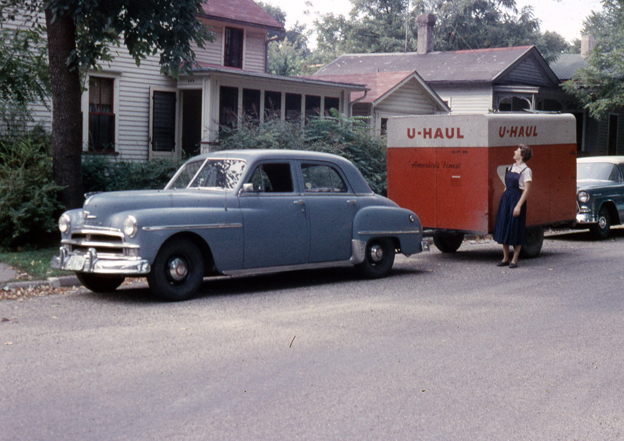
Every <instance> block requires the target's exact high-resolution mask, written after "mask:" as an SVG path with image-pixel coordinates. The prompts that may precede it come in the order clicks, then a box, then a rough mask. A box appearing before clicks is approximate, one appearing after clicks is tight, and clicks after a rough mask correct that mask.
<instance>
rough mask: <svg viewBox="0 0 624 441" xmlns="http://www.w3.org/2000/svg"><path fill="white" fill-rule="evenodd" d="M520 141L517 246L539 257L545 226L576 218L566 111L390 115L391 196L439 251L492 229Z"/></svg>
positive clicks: (571, 123) (571, 130)
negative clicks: (522, 213) (523, 214)
mask: <svg viewBox="0 0 624 441" xmlns="http://www.w3.org/2000/svg"><path fill="white" fill-rule="evenodd" d="M518 144H526V145H529V146H530V147H531V148H532V149H533V158H532V159H531V160H530V161H528V162H527V165H528V166H529V167H530V168H531V170H532V171H533V182H532V185H531V193H530V195H529V198H528V201H527V221H526V225H527V235H526V236H527V238H526V241H527V242H526V244H525V246H523V248H522V251H523V254H524V255H525V256H537V255H538V254H539V252H540V250H541V247H542V242H543V239H544V227H546V226H556V225H561V224H573V223H574V220H575V218H576V121H575V119H574V116H573V115H570V114H556V115H554V114H515V113H513V114H501V113H493V114H486V115H427V116H407V117H395V118H390V120H389V121H388V196H389V197H390V199H392V200H394V201H395V202H396V203H397V204H399V205H400V206H401V207H404V208H407V209H410V210H412V211H414V212H415V213H416V214H417V215H418V217H419V218H420V220H421V223H422V226H423V228H426V229H430V230H432V232H433V238H434V243H435V244H436V246H437V247H438V248H439V249H440V250H441V251H444V252H454V251H456V250H457V249H458V248H459V246H460V245H461V243H462V240H463V237H464V234H466V233H475V234H488V233H492V232H493V230H494V225H495V221H496V211H497V209H498V204H499V201H500V198H501V195H502V194H503V191H504V190H505V178H504V177H505V169H506V167H508V166H510V165H511V164H513V163H514V160H513V153H514V151H515V150H516V149H517V148H518Z"/></svg>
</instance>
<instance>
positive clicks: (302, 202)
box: [293, 199, 305, 205]
mask: <svg viewBox="0 0 624 441" xmlns="http://www.w3.org/2000/svg"><path fill="white" fill-rule="evenodd" d="M293 203H294V204H295V205H305V201H304V200H303V199H300V200H298V201H294V202H293Z"/></svg>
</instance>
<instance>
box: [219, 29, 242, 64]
mask: <svg viewBox="0 0 624 441" xmlns="http://www.w3.org/2000/svg"><path fill="white" fill-rule="evenodd" d="M243 36H244V32H243V30H242V29H236V28H225V58H224V60H223V64H224V65H225V66H228V67H239V68H242V67H243Z"/></svg>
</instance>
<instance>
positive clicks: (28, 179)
mask: <svg viewBox="0 0 624 441" xmlns="http://www.w3.org/2000/svg"><path fill="white" fill-rule="evenodd" d="M51 163H52V159H51V156H50V138H49V136H47V135H46V134H45V133H44V132H43V130H42V129H36V130H34V131H33V132H32V133H30V134H28V135H27V136H23V137H5V138H3V139H1V140H0V230H1V231H2V232H3V234H2V235H1V236H0V246H4V247H9V246H16V245H21V244H24V243H38V242H40V241H41V240H42V236H44V235H46V234H51V233H55V232H56V231H57V226H56V222H55V219H56V214H57V213H58V212H59V211H61V210H62V205H61V204H60V203H59V201H58V198H57V192H58V191H59V190H60V187H58V186H57V185H56V184H55V183H54V180H53V178H52V167H51Z"/></svg>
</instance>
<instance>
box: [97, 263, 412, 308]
mask: <svg viewBox="0 0 624 441" xmlns="http://www.w3.org/2000/svg"><path fill="white" fill-rule="evenodd" d="M419 273H423V271H421V270H419V269H416V268H414V269H411V268H396V267H395V269H393V271H392V273H391V275H390V276H389V277H393V276H394V277H400V276H406V275H416V274H419ZM382 281H383V279H377V280H365V279H361V278H359V277H358V276H357V274H356V272H355V270H354V269H353V268H352V267H338V268H327V269H318V270H302V271H289V272H283V273H275V274H266V275H259V276H249V277H236V278H231V277H215V278H205V279H204V282H203V283H202V285H201V287H200V288H199V292H198V293H197V295H195V296H194V297H192V298H191V299H189V301H192V300H194V299H201V298H206V297H211V296H236V295H246V294H262V293H267V292H276V291H283V290H292V289H297V288H308V287H319V286H323V285H327V286H335V285H340V284H345V283H383V282H382ZM86 295H89V296H90V297H93V298H94V299H97V300H98V301H107V302H119V303H139V304H140V303H158V304H160V303H166V302H162V301H161V300H158V299H157V298H155V297H154V296H153V295H152V293H151V291H150V290H149V288H148V287H147V283H145V282H143V283H137V284H133V285H126V286H123V285H122V286H121V287H120V288H118V289H117V290H116V291H114V292H111V293H93V292H91V291H86Z"/></svg>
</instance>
